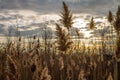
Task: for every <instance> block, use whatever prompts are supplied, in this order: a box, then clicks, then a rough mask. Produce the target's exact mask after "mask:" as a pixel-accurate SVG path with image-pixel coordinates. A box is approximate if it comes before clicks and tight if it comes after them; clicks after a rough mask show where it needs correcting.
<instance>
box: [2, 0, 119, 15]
mask: <svg viewBox="0 0 120 80" xmlns="http://www.w3.org/2000/svg"><path fill="white" fill-rule="evenodd" d="M62 1H65V2H66V3H67V4H68V5H69V6H70V8H71V9H72V10H73V11H74V12H81V11H82V12H96V11H97V12H98V13H99V12H100V13H104V12H106V11H108V10H109V9H113V10H114V7H115V5H116V4H119V2H120V1H119V0H118V2H116V1H117V0H1V1H0V8H5V9H32V10H36V11H42V12H56V11H57V12H58V11H59V10H60V9H61V5H62Z"/></svg>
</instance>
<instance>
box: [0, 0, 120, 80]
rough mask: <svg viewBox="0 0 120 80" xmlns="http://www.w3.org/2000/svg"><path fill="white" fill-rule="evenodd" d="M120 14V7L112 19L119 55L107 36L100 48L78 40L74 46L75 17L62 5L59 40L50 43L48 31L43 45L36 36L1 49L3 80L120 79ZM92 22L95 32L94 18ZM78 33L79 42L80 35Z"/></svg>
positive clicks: (0, 71) (19, 40) (57, 32)
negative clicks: (73, 29) (73, 19)
mask: <svg viewBox="0 0 120 80" xmlns="http://www.w3.org/2000/svg"><path fill="white" fill-rule="evenodd" d="M119 11H120V8H118V12H117V15H116V17H115V19H112V18H110V17H109V22H111V26H112V27H113V26H114V27H115V31H116V34H117V39H116V40H117V41H116V46H113V47H114V48H116V50H114V52H115V54H116V55H114V53H113V51H111V47H110V45H109V44H108V45H107V44H106V43H105V42H106V40H105V39H106V38H105V36H104V35H105V33H104V34H103V33H101V34H102V35H101V38H102V39H101V40H100V42H101V43H102V44H101V45H98V44H93V45H90V46H86V44H85V43H81V42H79V41H78V43H77V44H75V43H74V41H72V39H71V37H72V36H71V35H70V29H71V28H72V24H73V22H72V14H71V12H70V10H69V8H68V6H67V5H66V3H65V2H63V10H62V12H61V24H62V26H63V27H65V28H66V30H64V28H63V27H62V26H60V25H59V24H56V36H57V41H55V42H48V40H47V37H46V36H47V35H48V34H47V32H46V29H45V38H43V39H44V43H42V42H41V40H40V39H39V37H37V36H33V38H30V39H29V41H28V43H25V41H24V38H22V37H20V36H18V37H17V42H14V41H11V40H8V42H7V43H6V44H4V45H2V47H0V80H119V78H120V77H119V76H118V75H119V71H118V68H119V67H118V66H119V50H120V49H119V46H120V36H119V35H120V34H119V30H120V29H119V28H120V27H119V17H120V14H119ZM109 16H112V14H111V12H109ZM90 23H91V26H90V28H91V29H94V27H95V26H94V21H93V18H92V19H91V22H90ZM112 23H113V25H112ZM102 27H104V26H102ZM76 33H77V35H78V39H80V37H79V35H80V33H79V32H78V31H76ZM109 34H111V35H112V34H113V33H112V32H111V33H109ZM9 39H10V38H9ZM109 39H111V38H109ZM113 40H114V39H113ZM95 41H96V40H95ZM56 42H57V44H56ZM71 44H72V45H71ZM76 45H78V46H76ZM64 53H65V54H64ZM107 53H113V54H110V55H108V54H107Z"/></svg>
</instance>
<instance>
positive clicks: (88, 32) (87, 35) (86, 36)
mask: <svg viewBox="0 0 120 80" xmlns="http://www.w3.org/2000/svg"><path fill="white" fill-rule="evenodd" d="M83 33H84V38H89V37H91V34H90V31H84V32H83Z"/></svg>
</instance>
